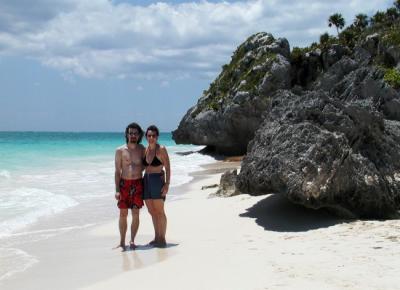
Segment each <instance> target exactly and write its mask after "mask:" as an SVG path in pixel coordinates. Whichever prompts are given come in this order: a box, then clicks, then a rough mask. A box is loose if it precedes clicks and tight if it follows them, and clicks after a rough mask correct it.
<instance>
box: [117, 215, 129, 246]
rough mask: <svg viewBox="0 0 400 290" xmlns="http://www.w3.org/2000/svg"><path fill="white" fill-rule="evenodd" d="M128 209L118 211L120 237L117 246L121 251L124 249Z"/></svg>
mask: <svg viewBox="0 0 400 290" xmlns="http://www.w3.org/2000/svg"><path fill="white" fill-rule="evenodd" d="M127 218H128V209H127V208H121V209H120V210H119V235H120V238H121V240H120V242H119V245H120V247H122V248H123V249H124V248H125V237H126V230H127V228H128V221H127Z"/></svg>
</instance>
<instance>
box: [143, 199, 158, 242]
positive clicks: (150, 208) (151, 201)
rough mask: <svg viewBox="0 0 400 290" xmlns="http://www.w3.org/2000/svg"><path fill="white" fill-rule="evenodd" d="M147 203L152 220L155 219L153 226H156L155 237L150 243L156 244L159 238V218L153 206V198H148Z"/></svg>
mask: <svg viewBox="0 0 400 290" xmlns="http://www.w3.org/2000/svg"><path fill="white" fill-rule="evenodd" d="M144 202H145V203H146V207H147V210H148V211H149V214H150V215H151V220H152V221H153V227H154V239H153V240H152V241H151V242H150V243H149V244H150V245H152V244H154V243H155V241H156V240H157V238H158V235H157V223H156V222H157V220H156V216H155V212H154V206H153V200H152V199H146V200H145V201H144Z"/></svg>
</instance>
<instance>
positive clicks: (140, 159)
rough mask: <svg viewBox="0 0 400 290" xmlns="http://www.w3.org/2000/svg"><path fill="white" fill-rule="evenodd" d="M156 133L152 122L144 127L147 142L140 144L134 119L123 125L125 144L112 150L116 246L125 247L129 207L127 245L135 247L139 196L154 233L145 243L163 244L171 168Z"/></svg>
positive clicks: (164, 241) (139, 133) (138, 127)
mask: <svg viewBox="0 0 400 290" xmlns="http://www.w3.org/2000/svg"><path fill="white" fill-rule="evenodd" d="M158 136H159V130H158V128H157V127H156V126H154V125H153V126H150V127H148V128H147V130H146V133H145V137H146V139H147V142H148V146H147V148H145V147H144V146H143V145H142V144H140V143H141V141H142V138H143V130H142V128H141V127H140V126H139V125H138V124H136V123H131V124H129V125H128V126H127V127H126V129H125V138H126V145H123V146H120V147H118V148H117V150H116V153H115V190H116V193H115V198H116V199H117V200H118V208H119V210H120V215H119V232H120V237H121V240H120V244H119V246H120V247H122V249H125V236H126V232H127V228H128V222H127V218H128V211H129V209H131V210H132V224H131V240H130V243H129V246H130V248H131V249H135V248H136V245H135V237H136V234H137V231H138V228H139V210H140V208H142V206H143V200H144V202H145V203H146V207H147V209H148V211H149V213H150V215H151V218H152V220H153V226H154V233H155V237H154V239H153V240H152V241H151V242H150V243H149V244H150V245H152V246H156V247H165V246H166V245H167V243H166V240H165V233H166V228H167V217H166V215H165V212H164V201H165V197H166V194H167V192H168V188H169V182H170V177H171V168H170V163H169V157H168V152H167V150H166V148H165V147H164V146H161V145H159V144H158V143H157V140H158ZM143 170H144V175H143Z"/></svg>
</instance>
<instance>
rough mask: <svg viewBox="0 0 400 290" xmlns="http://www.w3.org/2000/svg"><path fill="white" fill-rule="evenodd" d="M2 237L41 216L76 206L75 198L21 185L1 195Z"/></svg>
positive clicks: (0, 226)
mask: <svg viewBox="0 0 400 290" xmlns="http://www.w3.org/2000/svg"><path fill="white" fill-rule="evenodd" d="M0 201H1V203H0V210H1V212H2V221H1V222H0V237H3V236H7V235H9V234H10V233H12V232H14V231H16V230H18V229H21V228H23V227H25V226H27V225H30V224H32V223H34V222H36V221H37V220H38V219H39V218H41V217H43V216H47V215H52V214H56V213H59V212H61V211H63V210H65V209H67V208H70V207H73V206H76V205H77V204H78V202H76V201H75V200H74V199H72V198H70V197H68V196H65V195H61V194H54V193H52V192H49V191H46V190H43V189H38V188H28V187H21V188H18V189H15V190H13V191H10V192H9V193H6V194H5V193H4V192H3V193H2V194H1V195H0Z"/></svg>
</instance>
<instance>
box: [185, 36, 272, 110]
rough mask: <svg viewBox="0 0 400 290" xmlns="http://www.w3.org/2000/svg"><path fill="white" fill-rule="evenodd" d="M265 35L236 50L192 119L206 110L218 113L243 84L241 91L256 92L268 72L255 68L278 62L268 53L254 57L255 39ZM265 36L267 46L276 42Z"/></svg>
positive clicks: (252, 38) (252, 39)
mask: <svg viewBox="0 0 400 290" xmlns="http://www.w3.org/2000/svg"><path fill="white" fill-rule="evenodd" d="M263 35H264V33H257V34H254V35H252V36H250V37H249V38H248V39H247V40H246V41H245V42H244V43H243V44H241V45H240V46H239V47H238V48H237V49H236V51H235V52H234V53H233V55H232V58H231V62H230V63H229V64H225V65H223V66H222V72H221V73H220V75H219V76H218V77H217V78H216V79H215V81H214V82H212V83H211V84H210V87H209V88H208V90H206V91H204V92H203V96H206V98H205V99H202V100H201V101H200V102H199V103H198V104H197V108H196V110H195V111H194V112H192V117H195V116H196V115H197V114H199V113H200V112H201V111H202V110H203V109H205V108H206V109H208V110H214V111H218V109H219V108H220V103H221V102H223V101H224V100H225V99H227V97H228V96H229V93H230V92H231V91H232V90H233V89H234V88H238V87H239V86H240V85H241V84H242V86H241V87H240V89H241V90H245V91H251V92H253V93H255V92H256V87H257V85H258V83H259V82H260V80H261V79H262V77H263V76H264V75H265V72H266V71H265V70H257V69H254V68H256V67H257V66H259V65H263V64H264V63H267V62H270V61H274V60H276V55H275V54H273V53H270V52H268V51H265V52H262V53H258V54H257V55H254V46H255V44H254V43H253V42H254V39H257V37H259V36H263ZM264 36H267V37H268V39H267V41H266V44H271V43H273V41H275V39H274V38H273V37H272V35H270V34H265V35H264Z"/></svg>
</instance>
